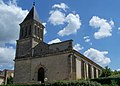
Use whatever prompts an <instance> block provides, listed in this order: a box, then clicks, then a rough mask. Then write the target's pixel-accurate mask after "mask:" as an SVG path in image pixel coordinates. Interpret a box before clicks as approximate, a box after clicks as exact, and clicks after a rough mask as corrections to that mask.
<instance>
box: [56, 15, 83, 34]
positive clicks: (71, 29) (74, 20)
mask: <svg viewBox="0 0 120 86" xmlns="http://www.w3.org/2000/svg"><path fill="white" fill-rule="evenodd" d="M65 22H67V23H68V25H67V26H66V27H65V28H63V29H62V30H60V31H59V32H58V34H59V35H60V36H65V35H70V34H75V33H76V32H77V30H79V29H80V26H81V21H80V17H79V15H78V14H72V13H70V14H68V15H67V17H66V18H65Z"/></svg>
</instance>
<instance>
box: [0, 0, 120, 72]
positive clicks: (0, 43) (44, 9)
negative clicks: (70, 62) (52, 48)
mask: <svg viewBox="0 0 120 86" xmlns="http://www.w3.org/2000/svg"><path fill="white" fill-rule="evenodd" d="M34 1H35V2H36V9H37V11H38V14H39V17H40V20H41V21H42V23H43V24H44V25H45V27H46V28H45V33H44V41H45V42H46V43H49V44H52V43H56V42H61V41H65V40H69V39H73V48H74V49H75V50H77V51H78V52H80V53H82V54H84V55H85V56H87V57H88V58H90V59H91V60H93V61H95V62H96V63H98V64H99V65H101V66H102V67H104V66H107V65H108V66H109V67H110V68H111V69H112V70H119V69H120V46H119V45H120V10H119V6H120V0H115V1H114V0H92V1H90V0H69V1H68V0H0V70H3V69H5V68H6V69H14V66H13V65H14V62H13V59H14V58H15V51H16V50H15V48H16V40H17V39H18V36H19V24H20V23H21V22H22V21H23V19H24V18H25V16H26V15H27V13H28V12H29V11H30V9H31V8H32V4H33V2H34Z"/></svg>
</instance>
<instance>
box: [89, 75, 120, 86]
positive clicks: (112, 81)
mask: <svg viewBox="0 0 120 86" xmlns="http://www.w3.org/2000/svg"><path fill="white" fill-rule="evenodd" d="M91 81H96V82H98V83H101V84H102V85H105V84H106V86H107V85H111V84H116V85H118V86H120V78H109V77H106V78H105V77H104V78H98V79H91Z"/></svg>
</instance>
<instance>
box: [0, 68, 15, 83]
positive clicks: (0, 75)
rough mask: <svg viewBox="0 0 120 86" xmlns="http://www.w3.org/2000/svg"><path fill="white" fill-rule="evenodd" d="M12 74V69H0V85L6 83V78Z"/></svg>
mask: <svg viewBox="0 0 120 86" xmlns="http://www.w3.org/2000/svg"><path fill="white" fill-rule="evenodd" d="M13 76H14V70H7V69H5V70H3V71H0V85H2V84H7V79H8V78H9V77H12V78H13Z"/></svg>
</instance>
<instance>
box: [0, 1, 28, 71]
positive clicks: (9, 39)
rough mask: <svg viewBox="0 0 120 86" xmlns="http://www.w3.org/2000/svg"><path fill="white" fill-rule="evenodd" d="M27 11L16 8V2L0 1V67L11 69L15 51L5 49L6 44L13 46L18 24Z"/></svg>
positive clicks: (17, 34) (8, 48) (16, 37)
mask: <svg viewBox="0 0 120 86" xmlns="http://www.w3.org/2000/svg"><path fill="white" fill-rule="evenodd" d="M27 13H28V11H27V10H22V8H21V7H18V6H17V2H16V0H9V2H4V1H3V0H0V65H1V66H0V67H1V69H2V68H8V67H9V68H11V67H13V63H14V62H13V59H14V57H15V49H14V48H13V47H8V46H7V47H6V45H5V44H6V43H8V44H14V45H15V43H16V40H17V39H18V36H19V24H20V23H21V22H22V21H23V19H24V17H25V16H26V15H27Z"/></svg>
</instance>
